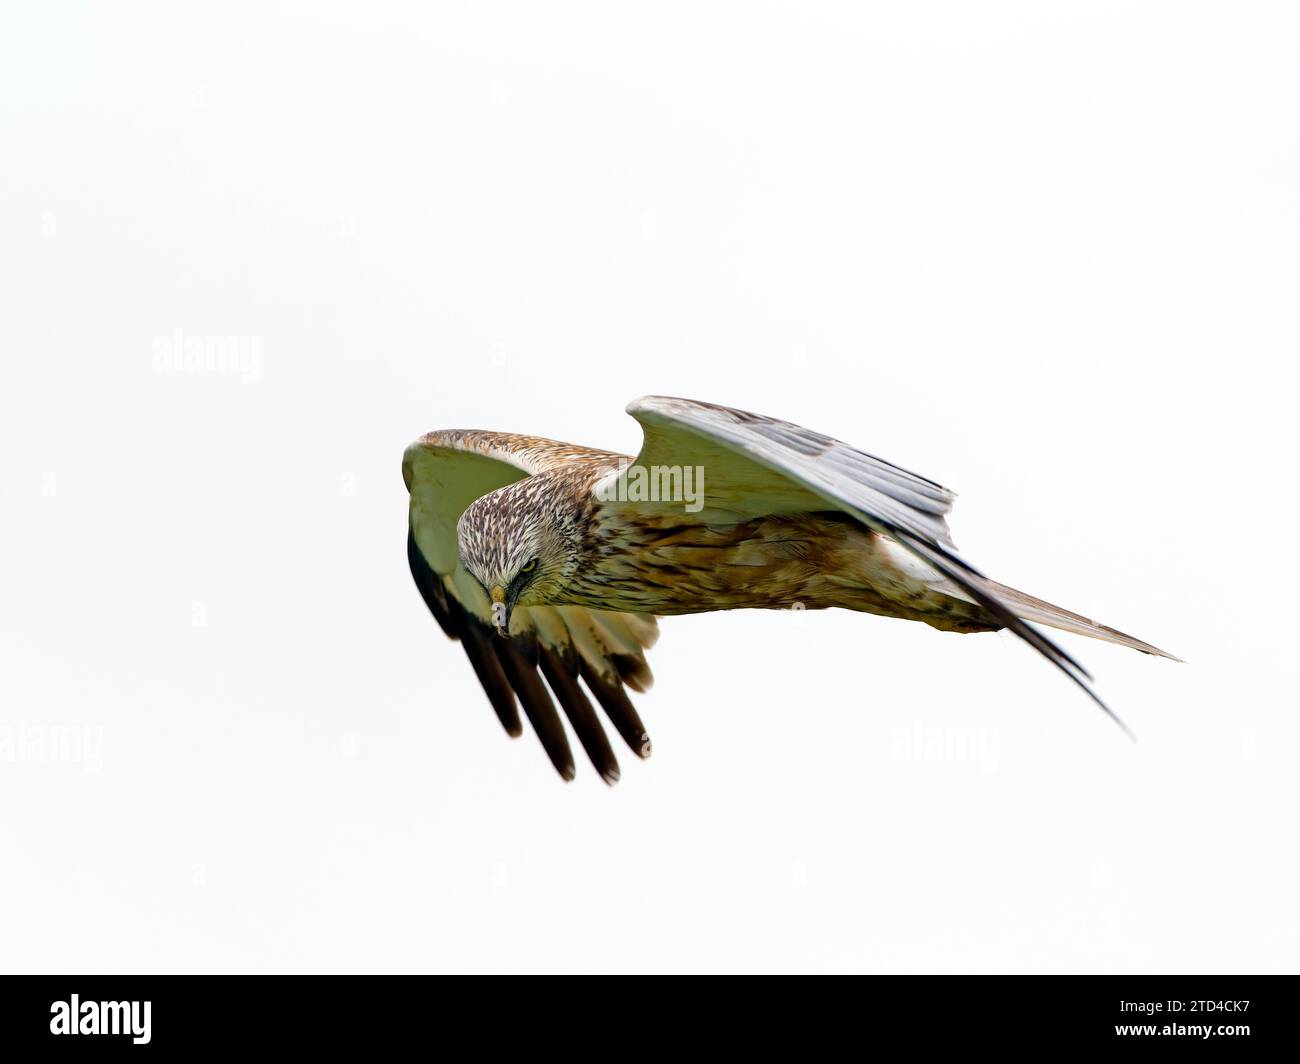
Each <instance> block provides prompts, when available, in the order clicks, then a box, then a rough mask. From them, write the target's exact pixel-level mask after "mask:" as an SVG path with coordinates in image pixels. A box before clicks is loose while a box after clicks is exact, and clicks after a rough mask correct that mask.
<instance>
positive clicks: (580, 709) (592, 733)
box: [538, 647, 619, 785]
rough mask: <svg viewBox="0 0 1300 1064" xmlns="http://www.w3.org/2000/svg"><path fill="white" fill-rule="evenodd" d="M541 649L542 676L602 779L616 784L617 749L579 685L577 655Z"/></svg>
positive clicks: (617, 772)
mask: <svg viewBox="0 0 1300 1064" xmlns="http://www.w3.org/2000/svg"><path fill="white" fill-rule="evenodd" d="M538 649H539V655H538V664H539V665H540V666H541V669H542V675H543V676H545V677H546V682H547V683H548V684H550V687H551V690H552V691H554V692H555V697H556V698H558V699H559V700H560V706H561V707H562V708H563V709H564V715H565V716H566V717H568V718H569V723H570V724H571V725H573V730H574V731H575V732H576V733H577V735H578V742H580V743H582V748H583V749H584V750H585V751H587V756H588V757H589V758H591V763H592V764H593V765H595V766H596V771H597V772H599V773H600V778H601V779H603V780H604V781H605V782H606V783H608V784H611V785H612V784H615V783H617V782H618V778H619V769H618V759H617V758H615V757H614V750H613V748H612V747H611V746H610V745H609V739H607V738H606V737H605V729H604V728H602V727H601V726H600V718H599V717H597V716H596V710H595V709H594V708H593V706H592V704H591V701H590V699H588V698H587V696H586V695H585V694H584V693H583V690H582V686H581V685H580V684H579V683H578V658H577V655H576V654H574V653H573V652H572V651H569V652H567V653H565V654H563V655H561V654H560V653H559V652H557V651H554V650H551V649H549V648H548V647H539V648H538Z"/></svg>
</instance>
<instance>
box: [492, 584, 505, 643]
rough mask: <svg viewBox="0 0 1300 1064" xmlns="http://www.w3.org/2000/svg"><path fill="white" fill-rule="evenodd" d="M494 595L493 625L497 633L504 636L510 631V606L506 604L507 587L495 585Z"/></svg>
mask: <svg viewBox="0 0 1300 1064" xmlns="http://www.w3.org/2000/svg"><path fill="white" fill-rule="evenodd" d="M490 593H491V595H492V627H493V628H495V629H496V630H497V635H499V636H504V635H506V633H507V632H509V631H510V607H509V606H508V605H507V604H506V589H505V588H503V587H500V586H497V587H494V588H493V589H492V591H491V592H490Z"/></svg>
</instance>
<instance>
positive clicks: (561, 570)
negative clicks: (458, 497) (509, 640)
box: [456, 474, 579, 635]
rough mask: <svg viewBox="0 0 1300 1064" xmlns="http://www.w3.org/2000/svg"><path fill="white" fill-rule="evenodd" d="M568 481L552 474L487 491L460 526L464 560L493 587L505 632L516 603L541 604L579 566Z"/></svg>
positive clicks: (498, 622) (495, 616)
mask: <svg viewBox="0 0 1300 1064" xmlns="http://www.w3.org/2000/svg"><path fill="white" fill-rule="evenodd" d="M568 502H569V500H568V497H567V495H566V493H565V492H564V490H563V485H562V484H560V483H556V482H554V481H553V480H552V479H551V478H549V477H548V476H547V475H546V474H540V475H538V476H532V477H526V478H525V479H523V480H519V481H516V482H515V483H513V484H508V485H506V486H505V487H504V488H498V489H497V490H496V491H493V492H489V493H488V494H487V495H483V496H481V497H480V498H478V499H475V500H474V502H472V503H470V505H469V506H468V507H466V509H465V512H464V513H462V514H461V515H460V521H459V522H458V524H457V526H456V538H457V543H458V547H459V550H460V560H461V564H462V565H464V566H465V568H466V569H467V570H468V571H469V574H470V575H471V576H472V577H474V579H475V580H477V581H478V582H479V583H480V584H482V585H483V590H484V591H486V592H487V595H488V599H489V600H490V601H491V604H492V624H493V627H495V628H496V630H497V632H498V633H499V634H501V635H505V634H506V633H507V632H508V631H509V630H510V615H511V613H512V611H513V610H514V608H515V607H516V606H521V605H522V606H529V605H541V604H543V603H546V602H550V601H553V600H554V596H555V595H556V593H557V592H558V591H559V589H560V588H562V587H563V586H564V585H565V584H567V583H568V580H569V577H570V576H572V575H573V573H574V571H575V570H576V569H577V565H578V552H579V547H578V536H577V532H576V525H575V523H574V520H573V515H572V513H571V505H566V504H567V503H568Z"/></svg>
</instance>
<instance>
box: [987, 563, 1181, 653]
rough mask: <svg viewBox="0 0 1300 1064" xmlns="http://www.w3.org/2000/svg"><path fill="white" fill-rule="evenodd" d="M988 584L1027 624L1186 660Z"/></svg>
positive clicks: (1050, 605)
mask: <svg viewBox="0 0 1300 1064" xmlns="http://www.w3.org/2000/svg"><path fill="white" fill-rule="evenodd" d="M986 582H987V584H988V585H989V590H991V591H992V592H993V594H995V595H996V596H997V597H998V598H999V599H1000V600H1001V601H1002V602H1004V603H1005V604H1006V605H1007V606H1008V607H1010V609H1011V611H1012V612H1013V613H1015V615H1016V616H1017V617H1021V618H1023V619H1024V620H1026V621H1033V622H1036V623H1038V624H1045V625H1048V626H1049V627H1051V628H1059V629H1060V630H1061V631H1063V632H1074V633H1076V634H1077V635H1086V636H1091V637H1092V638H1093V639H1101V640H1104V641H1105V642H1107V643H1118V644H1119V645H1120V646H1123V647H1132V648H1133V649H1134V650H1140V651H1142V653H1143V654H1155V655H1156V656H1157V657H1161V658H1171V659H1172V660H1174V661H1181V660H1182V658H1176V657H1174V655H1173V654H1170V653H1168V652H1167V651H1164V650H1161V649H1160V648H1159V647H1153V646H1152V645H1151V644H1150V643H1144V642H1142V640H1141V639H1135V638H1134V637H1133V636H1131V635H1125V634H1124V633H1123V632H1117V631H1116V630H1115V629H1114V628H1107V627H1106V626H1105V625H1104V624H1098V623H1097V622H1096V621H1090V620H1089V619H1088V618H1087V617H1082V616H1080V615H1079V614H1077V613H1071V612H1070V611H1069V610H1063V609H1061V607H1060V606H1053V605H1052V604H1051V603H1050V602H1044V601H1043V600H1042V599H1037V598H1034V596H1033V595H1026V594H1025V593H1024V592H1023V591H1017V590H1016V589H1015V588H1013V587H1007V586H1006V585H1005V584H999V583H996V582H995V581H992V580H987V581H986Z"/></svg>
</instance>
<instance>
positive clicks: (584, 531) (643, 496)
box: [402, 396, 1177, 784]
mask: <svg viewBox="0 0 1300 1064" xmlns="http://www.w3.org/2000/svg"><path fill="white" fill-rule="evenodd" d="M627 411H628V413H629V414H631V415H632V416H633V417H634V418H636V420H637V421H639V422H640V423H641V427H642V430H643V432H644V437H645V439H644V442H643V444H642V447H641V453H640V454H639V455H637V456H636V457H635V458H632V457H629V456H627V455H622V454H616V453H614V452H611V451H598V450H593V449H591V448H588V447H578V446H574V445H572V444H567V443H557V442H556V441H554V440H546V439H540V438H538V437H535V436H522V435H517V434H515V433H508V432H484V431H479V430H450V431H442V432H431V433H429V434H428V435H425V436H422V437H421V438H420V439H418V440H416V441H415V442H414V443H413V444H411V446H410V447H408V448H407V449H406V453H405V455H404V457H403V460H402V475H403V478H404V479H405V481H406V487H407V490H408V491H409V492H410V497H411V499H410V528H409V533H408V536H407V556H408V560H409V562H410V566H411V575H412V576H413V577H414V578H415V584H416V587H417V588H419V591H420V594H421V595H422V596H423V598H424V601H425V603H426V604H427V605H428V607H429V609H430V611H432V613H433V615H434V617H435V618H436V619H437V621H438V623H439V624H440V625H441V626H442V629H443V631H444V632H445V633H446V634H447V635H448V636H450V637H451V638H452V639H458V640H460V642H461V644H462V645H463V647H464V649H465V653H466V655H467V656H468V658H469V660H470V663H471V664H472V665H473V667H474V670H475V672H476V673H477V674H478V679H479V682H480V683H481V684H482V685H483V689H484V691H485V692H486V693H487V696H488V700H489V701H490V702H491V704H492V708H493V709H494V710H495V711H496V714H497V716H498V718H499V719H500V721H501V723H502V725H504V727H505V729H506V731H507V732H508V733H509V734H510V735H511V736H518V735H519V734H520V733H521V731H522V726H521V723H520V718H519V709H518V707H519V705H522V706H523V709H524V713H525V714H526V716H527V717H528V719H529V721H530V723H531V724H532V726H533V730H534V731H536V733H537V735H538V738H540V740H541V743H542V746H543V747H544V748H545V750H546V753H547V755H548V756H549V757H550V760H551V763H552V764H553V765H554V766H555V768H556V770H557V771H558V772H559V773H560V775H561V776H562V777H563V778H564V779H566V780H568V779H572V778H573V776H574V762H573V753H572V751H571V749H570V747H569V741H568V738H567V736H566V733H565V729H564V725H563V723H562V722H561V720H560V716H559V713H558V712H557V710H556V707H555V700H558V701H559V704H560V707H561V708H562V709H563V711H564V714H565V716H566V717H567V718H568V720H569V723H570V725H571V726H572V728H573V731H574V733H575V734H576V735H577V737H578V741H579V742H580V743H581V744H582V747H583V749H584V750H585V751H586V753H587V756H588V757H589V758H590V759H591V762H592V764H593V765H594V766H595V767H596V770H597V771H598V772H599V773H600V775H601V777H602V778H603V779H604V780H605V782H606V783H610V784H612V783H614V782H616V781H617V780H618V776H619V768H618V761H617V760H616V759H615V756H614V751H613V749H612V748H611V746H610V742H609V740H608V738H607V737H606V735H605V732H604V729H603V728H602V726H601V723H600V720H599V718H598V717H597V715H596V711H595V709H594V707H593V706H592V704H591V700H590V699H589V698H588V692H590V694H591V695H593V696H594V697H595V699H596V701H597V702H599V703H600V705H601V707H602V708H603V709H604V711H605V714H606V715H607V716H608V717H609V719H610V722H611V723H612V724H613V725H614V728H615V729H616V730H617V731H618V733H619V735H620V736H622V738H623V740H624V741H625V742H626V743H627V744H628V746H629V747H631V749H632V751H633V752H634V753H635V754H636V755H637V756H639V757H647V756H649V753H650V740H649V737H648V736H647V735H646V731H645V728H644V726H643V725H642V723H641V718H640V717H639V716H638V714H637V711H636V709H635V708H634V707H633V705H632V703H631V700H630V699H629V698H628V695H627V690H626V689H627V688H629V687H630V688H632V689H633V690H636V691H645V690H646V689H648V688H649V686H650V684H651V680H652V678H651V674H650V669H649V667H648V666H647V665H646V660H645V652H646V650H648V649H649V648H650V647H651V646H652V645H653V644H654V642H655V639H656V638H657V636H658V626H657V621H656V617H657V616H666V615H672V614H684V613H704V612H709V611H712V610H731V609H754V608H757V609H826V608H829V607H839V608H841V609H849V610H856V611H859V612H863V613H875V614H880V615H883V616H886V617H901V618H904V619H906V620H912V621H923V622H925V623H926V624H929V625H931V626H933V627H935V628H939V629H942V630H944V631H950V632H992V631H997V630H1000V629H1003V628H1005V629H1007V630H1009V631H1011V632H1013V633H1015V634H1016V635H1017V636H1019V637H1020V638H1021V639H1023V640H1024V641H1025V642H1027V643H1028V644H1029V645H1030V646H1032V647H1033V648H1034V649H1035V650H1037V651H1038V652H1039V653H1040V654H1042V655H1043V656H1044V657H1045V658H1047V660H1048V661H1050V662H1051V663H1052V664H1053V665H1055V666H1056V667H1057V668H1058V669H1060V670H1061V671H1062V672H1063V673H1065V675H1067V676H1068V677H1070V679H1071V680H1073V681H1074V682H1075V683H1076V684H1078V685H1079V686H1080V687H1081V688H1082V689H1083V690H1084V691H1085V692H1087V694H1088V695H1089V697H1090V698H1092V700H1093V701H1094V702H1096V703H1097V705H1098V706H1100V707H1101V708H1102V709H1103V710H1104V711H1105V712H1106V713H1107V714H1109V715H1110V716H1111V717H1112V719H1114V720H1115V721H1116V723H1120V722H1119V719H1118V718H1117V717H1115V716H1114V714H1113V713H1111V711H1110V709H1109V708H1108V707H1107V706H1106V705H1105V703H1104V702H1102V701H1101V699H1100V698H1099V697H1098V696H1097V695H1096V694H1095V693H1094V692H1093V690H1092V687H1091V677H1090V676H1089V675H1088V673H1087V672H1086V671H1085V670H1084V669H1083V667H1082V666H1081V665H1080V664H1079V663H1078V662H1077V661H1076V660H1075V659H1074V658H1073V657H1071V656H1070V655H1069V654H1067V653H1066V652H1065V651H1064V650H1063V649H1061V648H1060V647H1059V646H1057V644H1056V643H1054V642H1052V641H1051V640H1050V639H1048V638H1047V636H1045V635H1044V634H1043V633H1042V632H1041V631H1039V630H1038V629H1037V628H1036V627H1034V624H1035V623H1036V624H1044V625H1048V626H1050V627H1052V628H1057V629H1061V630H1063V631H1066V632H1074V633H1077V634H1080V635H1086V636H1091V637H1093V638H1095V639H1103V640H1106V641H1107V642H1110V643H1118V644H1120V645H1122V646H1127V647H1132V648H1133V649H1135V650H1140V651H1142V652H1143V653H1146V654H1156V655H1159V656H1161V657H1169V658H1172V657H1173V655H1171V654H1166V653H1165V652H1164V651H1163V650H1158V649H1157V648H1156V647H1153V646H1151V645H1149V644H1147V643H1144V642H1142V641H1141V640H1140V639H1135V638H1133V637H1132V636H1129V635H1125V634H1124V633H1123V632H1117V631H1115V630H1114V629H1113V628H1107V627H1106V626H1104V625H1100V624H1097V623H1096V622H1094V621H1090V620H1089V619H1088V618H1086V617H1081V616H1079V615H1078V614H1076V613H1071V612H1069V611H1068V610H1063V609H1061V608H1059V607H1057V606H1053V605H1051V604H1050V603H1047V602H1043V601H1042V600H1041V599H1036V598H1033V597H1031V596H1029V595H1026V594H1024V593H1022V592H1020V591H1016V590H1013V589H1012V588H1009V587H1006V586H1004V585H1002V584H999V583H996V582H994V581H993V580H990V579H988V578H987V577H985V576H984V575H983V574H981V573H980V572H979V571H977V570H976V569H974V568H972V567H971V566H970V565H969V564H968V563H966V562H965V561H963V560H962V559H961V558H960V557H958V555H957V553H956V548H955V546H954V545H953V542H952V538H951V536H950V534H949V531H948V525H947V522H946V521H945V519H944V518H945V515H946V514H947V513H948V510H949V509H950V507H951V505H952V501H953V498H954V496H953V493H952V492H950V491H949V490H948V489H947V488H944V487H941V486H940V485H939V484H936V483H935V482H934V481H932V480H927V479H926V478H925V477H920V476H917V475H916V474H915V473H909V472H908V471H907V470H905V469H900V468H899V467H898V466H895V465H892V464H891V463H889V462H886V461H883V460H882V459H880V458H876V457H874V456H872V455H869V454H866V453H865V452H863V451H859V450H857V449H856V448H853V447H850V446H849V445H848V444H845V443H841V442H840V441H838V440H834V439H831V438H830V437H829V436H824V435H822V434H821V433H818V432H813V431H811V430H810V429H805V428H801V427H800V426H798V425H794V424H790V423H789V422H785V421H778V420H776V419H775V418H770V417H763V416H760V415H758V414H750V413H746V412H745V411H743V410H733V409H731V408H730V407H725V406H715V405H713V404H712V403H703V402H697V401H694V400H689V399H673V398H668V397H665V396H647V397H645V398H642V399H638V400H636V401H635V402H633V403H631V404H630V405H629V406H628V408H627ZM1031 622H1032V623H1031ZM1175 660H1177V659H1175ZM584 688H585V689H584ZM552 695H554V700H553V699H552V697H551V696H552ZM1120 727H1124V725H1123V724H1122V723H1120ZM1125 730H1126V731H1127V729H1125Z"/></svg>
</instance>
